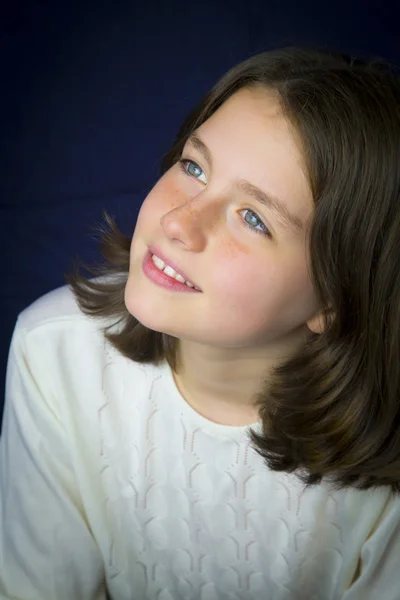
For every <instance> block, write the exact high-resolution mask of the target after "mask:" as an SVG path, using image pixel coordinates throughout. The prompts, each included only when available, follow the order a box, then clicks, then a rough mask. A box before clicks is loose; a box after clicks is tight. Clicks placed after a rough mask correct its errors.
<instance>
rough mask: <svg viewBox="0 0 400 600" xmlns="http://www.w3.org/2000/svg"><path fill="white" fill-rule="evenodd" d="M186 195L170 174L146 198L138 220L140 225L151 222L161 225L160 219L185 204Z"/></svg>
mask: <svg viewBox="0 0 400 600" xmlns="http://www.w3.org/2000/svg"><path fill="white" fill-rule="evenodd" d="M185 198H186V195H185V194H184V193H183V192H182V190H181V189H179V187H178V186H177V185H176V183H175V182H174V177H172V175H171V174H170V173H169V172H168V173H167V174H166V175H164V176H163V177H162V178H161V179H160V180H159V181H158V183H156V185H155V186H154V187H153V189H152V190H151V192H150V193H149V194H148V195H147V196H146V198H145V200H144V202H143V204H142V206H141V208H140V211H139V215H138V219H137V223H138V225H140V226H141V225H142V223H147V222H148V221H149V220H151V221H152V222H156V223H158V224H159V222H160V219H161V217H162V216H163V215H165V214H166V213H167V212H169V211H170V210H173V209H174V208H175V207H177V206H180V205H181V204H183V203H184V202H185Z"/></svg>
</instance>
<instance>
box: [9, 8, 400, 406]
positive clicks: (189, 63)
mask: <svg viewBox="0 0 400 600" xmlns="http://www.w3.org/2000/svg"><path fill="white" fill-rule="evenodd" d="M113 4H114V6H113ZM115 4H116V3H111V2H109V3H106V2H103V3H102V2H100V1H98V2H96V3H93V2H82V3H81V4H80V5H78V4H76V5H74V4H72V3H70V4H69V5H68V4H67V3H60V2H47V3H46V2H34V1H32V2H29V3H28V2H25V3H18V2H14V3H10V6H9V7H8V8H6V9H4V8H3V9H2V13H1V14H0V78H1V79H0V82H1V83H0V86H1V90H0V94H1V98H0V118H1V127H0V173H1V177H0V227H1V235H0V256H1V261H0V281H1V294H0V302H1V311H0V315H1V317H0V387H1V389H4V379H5V369H6V361H7V355H8V347H9V342H10V338H11V334H12V330H13V327H14V324H15V320H16V317H17V314H18V313H19V312H20V311H21V310H22V309H23V308H25V307H26V306H27V305H29V304H30V303H31V302H32V301H33V300H35V299H36V298H38V297H39V296H41V295H42V294H44V293H46V292H47V291H49V290H51V289H53V288H55V287H58V286H60V285H64V283H65V281H64V273H65V272H66V271H67V270H69V268H70V266H71V258H72V257H73V256H74V255H76V254H78V255H79V256H80V257H81V258H82V259H83V260H85V261H89V262H92V261H95V260H97V259H99V253H98V247H97V242H96V240H95V239H94V237H93V235H92V233H91V230H90V228H91V226H92V225H93V224H94V223H95V222H97V221H98V220H99V219H100V218H101V213H102V210H103V208H107V209H108V211H109V212H110V213H111V214H112V215H114V216H115V217H116V218H117V222H118V224H119V225H120V227H121V229H122V230H123V231H124V232H125V233H127V234H129V235H131V234H132V232H133V229H134V226H135V222H136V216H137V213H138V210H139V207H140V204H141V202H142V201H143V199H144V197H145V196H146V193H147V191H148V189H149V188H150V187H151V186H152V185H153V184H154V182H155V180H156V178H157V177H158V175H159V162H160V158H161V157H162V155H163V154H164V153H165V152H166V151H167V149H168V148H169V146H170V144H171V143H172V141H173V139H174V136H175V134H176V132H177V129H178V127H179V125H180V123H181V121H182V120H183V119H184V117H185V116H186V114H187V113H188V112H189V111H190V110H191V108H192V107H193V106H194V105H195V104H196V103H197V102H198V100H199V99H200V97H201V96H202V95H203V94H204V93H205V92H206V91H207V90H208V89H209V88H210V87H211V86H212V85H213V84H214V83H215V81H216V80H217V79H218V78H219V77H220V76H221V75H222V74H223V73H224V72H225V71H226V70H227V69H228V68H230V67H231V66H233V65H234V64H236V63H238V62H240V61H241V60H243V59H244V58H246V57H247V56H249V55H250V54H253V53H255V52H260V51H262V50H266V49H268V48H273V47H276V46H283V45H290V44H306V45H319V46H322V47H326V48H332V49H336V50H341V51H344V52H350V53H356V54H358V55H360V56H371V55H372V56H378V57H382V58H385V59H388V60H390V61H392V62H394V63H397V64H399V63H400V41H399V37H400V36H399V29H398V23H399V20H398V14H397V7H396V4H397V2H395V1H394V0H393V2H387V1H386V2H384V1H379V0H373V1H372V0H369V1H368V2H366V1H365V0H357V1H353V2H351V1H350V0H349V1H347V2H345V1H341V2H335V3H330V2H329V3H325V2H319V3H317V2H311V1H309V0H307V1H303V2H298V1H296V0H286V1H285V2H282V1H278V0H203V1H202V2H190V1H189V0H185V1H183V0H182V1H180V0H169V1H165V2H160V1H152V2H136V3H135V2H130V3H124V2H122V3H118V5H117V7H116V6H115ZM1 400H2V398H0V418H1V404H2V402H1Z"/></svg>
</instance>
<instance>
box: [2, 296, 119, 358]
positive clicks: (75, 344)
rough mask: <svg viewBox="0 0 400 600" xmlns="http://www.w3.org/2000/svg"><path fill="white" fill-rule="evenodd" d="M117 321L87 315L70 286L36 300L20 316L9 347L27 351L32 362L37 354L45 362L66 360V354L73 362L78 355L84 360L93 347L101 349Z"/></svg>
mask: <svg viewBox="0 0 400 600" xmlns="http://www.w3.org/2000/svg"><path fill="white" fill-rule="evenodd" d="M117 320H118V319H117V318H115V319H114V320H113V319H111V318H110V317H108V318H107V319H106V318H103V317H93V316H89V315H86V314H85V313H84V312H82V310H81V308H80V307H79V305H78V303H77V300H76V298H75V295H74V293H73V291H72V289H71V287H70V286H69V285H65V286H62V287H59V288H56V289H54V290H52V291H50V292H48V293H47V294H44V295H43V296H41V297H39V298H38V299H37V300H35V301H34V302H33V303H32V304H30V305H29V306H27V307H26V308H25V309H24V310H23V311H22V312H20V313H19V315H18V317H17V320H16V324H15V327H14V332H13V339H12V342H11V347H12V349H13V350H14V351H17V349H18V348H20V349H21V351H23V352H24V353H25V352H29V354H30V356H31V359H32V360H36V358H38V357H36V358H35V355H36V354H38V353H39V352H40V355H41V356H42V357H44V356H45V355H46V356H47V357H48V360H50V357H51V356H53V358H55V357H56V356H58V357H60V356H61V355H63V357H64V359H66V358H67V356H66V355H68V360H70V361H73V362H74V363H75V362H76V360H77V358H78V356H79V357H80V358H81V359H83V358H84V357H86V358H87V352H89V350H90V353H91V354H92V353H93V349H94V348H95V347H98V348H103V349H104V344H105V336H104V332H105V329H106V328H112V327H113V325H114V321H117ZM23 349H25V350H23ZM86 358H85V360H86Z"/></svg>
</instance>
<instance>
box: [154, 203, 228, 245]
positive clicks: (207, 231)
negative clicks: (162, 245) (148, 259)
mask: <svg viewBox="0 0 400 600" xmlns="http://www.w3.org/2000/svg"><path fill="white" fill-rule="evenodd" d="M222 207H223V202H221V199H220V198H219V199H217V198H216V197H215V196H214V197H211V196H210V194H208V195H206V193H205V192H201V193H200V194H197V196H195V197H194V198H191V199H190V200H189V201H188V202H185V203H184V204H181V205H180V206H177V207H175V208H173V209H172V210H170V211H169V212H167V213H165V214H164V215H163V216H162V217H161V219H160V223H161V227H162V228H163V230H164V233H165V235H166V236H167V237H169V238H170V239H171V240H179V241H180V242H182V243H183V244H184V245H185V246H187V247H188V248H190V249H191V250H193V251H196V252H200V251H202V250H203V249H204V247H205V246H206V244H207V240H208V237H209V236H210V235H211V234H212V233H213V232H214V231H215V230H216V229H217V228H218V227H219V226H220V225H221V223H222V221H223V217H222Z"/></svg>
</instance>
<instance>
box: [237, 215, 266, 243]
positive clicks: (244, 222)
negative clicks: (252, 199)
mask: <svg viewBox="0 0 400 600" xmlns="http://www.w3.org/2000/svg"><path fill="white" fill-rule="evenodd" d="M243 211H245V212H246V213H247V214H246V216H245V217H244V218H243V224H244V225H245V226H246V227H248V229H250V231H251V232H252V233H260V234H261V235H266V236H267V237H269V238H270V237H271V232H270V231H269V229H268V228H267V227H266V226H265V225H264V223H263V222H262V221H261V219H260V217H259V216H258V215H257V213H255V212H254V210H250V208H244V209H243V210H241V211H240V212H243ZM248 214H250V216H251V217H253V218H252V223H249V221H247V220H246V217H247V215H248ZM257 221H258V224H257ZM254 225H257V226H258V225H261V227H262V229H256V227H254Z"/></svg>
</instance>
